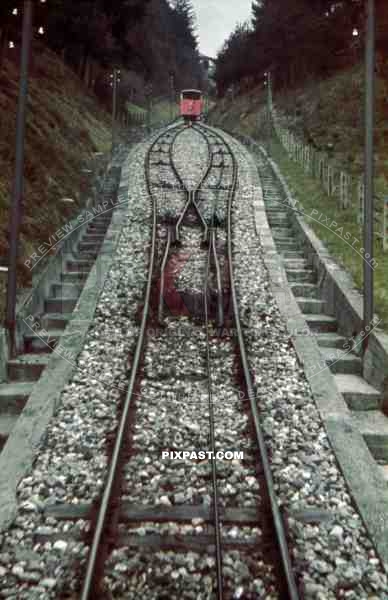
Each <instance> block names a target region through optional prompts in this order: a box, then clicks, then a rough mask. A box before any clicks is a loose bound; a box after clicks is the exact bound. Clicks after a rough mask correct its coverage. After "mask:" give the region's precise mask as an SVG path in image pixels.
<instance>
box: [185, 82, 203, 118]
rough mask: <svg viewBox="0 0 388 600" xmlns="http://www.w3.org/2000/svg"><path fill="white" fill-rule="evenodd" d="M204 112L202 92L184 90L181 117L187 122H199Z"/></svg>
mask: <svg viewBox="0 0 388 600" xmlns="http://www.w3.org/2000/svg"><path fill="white" fill-rule="evenodd" d="M202 110H203V99H202V92H201V91H200V90H182V92H181V115H182V117H184V119H185V121H198V120H199V119H200V117H201V114H202Z"/></svg>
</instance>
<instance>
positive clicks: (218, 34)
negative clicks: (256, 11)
mask: <svg viewBox="0 0 388 600" xmlns="http://www.w3.org/2000/svg"><path fill="white" fill-rule="evenodd" d="M193 6H194V9H195V12H196V15H197V29H198V32H197V33H198V37H199V48H200V52H201V53H202V54H206V55H207V56H211V57H214V58H215V57H216V54H217V51H218V50H219V49H220V48H221V46H222V44H223V43H224V41H225V39H226V38H227V37H228V36H229V34H230V33H232V31H233V29H234V28H235V25H236V24H237V23H238V22H241V23H242V22H244V21H246V20H247V19H250V18H251V16H252V0H193Z"/></svg>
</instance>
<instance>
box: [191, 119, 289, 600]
mask: <svg viewBox="0 0 388 600" xmlns="http://www.w3.org/2000/svg"><path fill="white" fill-rule="evenodd" d="M202 127H204V129H208V127H207V126H203V125H202ZM210 131H211V130H210ZM212 133H213V134H214V132H213V131H212ZM216 135H219V137H220V138H221V139H222V140H223V142H224V144H225V146H226V147H227V148H228V150H229V152H230V154H231V157H232V161H233V165H234V164H235V163H236V158H235V156H234V153H233V152H232V150H231V148H230V145H229V144H228V142H227V141H226V140H225V139H224V138H223V136H221V135H220V134H218V133H217V134H216ZM231 187H232V189H231V192H230V194H229V201H228V217H227V248H228V265H229V278H230V292H231V297H232V304H233V313H234V320H235V327H236V331H237V339H238V346H239V351H240V358H241V364H242V368H243V373H244V379H245V385H246V389H247V393H248V399H249V403H250V409H251V413H252V418H253V424H254V428H255V434H256V439H257V444H258V448H259V454H260V459H261V462H262V467H263V472H264V477H265V481H266V484H267V491H268V496H269V500H270V505H271V512H272V518H273V523H274V528H275V533H276V539H277V544H278V549H279V552H280V557H281V561H282V570H283V574H284V577H285V581H286V583H287V592H288V598H289V600H299V593H298V588H297V585H296V581H295V577H294V573H293V569H292V564H291V558H290V553H289V549H288V544H287V538H286V534H285V530H284V525H283V520H282V516H281V514H280V510H279V506H278V503H277V498H276V494H275V487H274V482H273V478H272V473H271V467H270V463H269V458H268V453H267V448H266V445H265V440H264V435H263V431H262V427H261V424H260V416H259V411H258V408H257V404H256V396H255V391H254V388H253V384H252V378H251V374H250V369H249V362H248V357H247V354H246V350H245V341H244V336H243V332H242V327H241V322H240V315H239V305H238V299H237V292H236V284H235V280H234V271H233V249H232V203H233V198H234V195H235V192H236V189H237V173H236V171H235V169H234V168H233V183H232V186H231Z"/></svg>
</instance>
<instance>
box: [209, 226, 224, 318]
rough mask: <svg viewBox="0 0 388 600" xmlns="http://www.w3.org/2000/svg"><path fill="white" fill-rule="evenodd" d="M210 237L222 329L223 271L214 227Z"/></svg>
mask: <svg viewBox="0 0 388 600" xmlns="http://www.w3.org/2000/svg"><path fill="white" fill-rule="evenodd" d="M210 236H211V239H210V244H211V248H212V253H213V261H214V267H215V270H216V281H217V327H222V326H223V324H224V300H223V294H222V281H221V269H220V263H219V260H218V255H217V248H216V230H215V228H214V227H212V230H211V233H210Z"/></svg>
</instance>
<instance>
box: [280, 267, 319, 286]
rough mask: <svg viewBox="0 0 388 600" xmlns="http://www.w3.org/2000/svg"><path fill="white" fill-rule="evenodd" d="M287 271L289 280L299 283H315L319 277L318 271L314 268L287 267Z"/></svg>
mask: <svg viewBox="0 0 388 600" xmlns="http://www.w3.org/2000/svg"><path fill="white" fill-rule="evenodd" d="M286 273H287V278H288V280H289V281H293V282H295V281H297V282H298V283H314V282H315V281H316V279H317V276H316V273H315V271H313V270H312V269H298V268H292V267H286Z"/></svg>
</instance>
